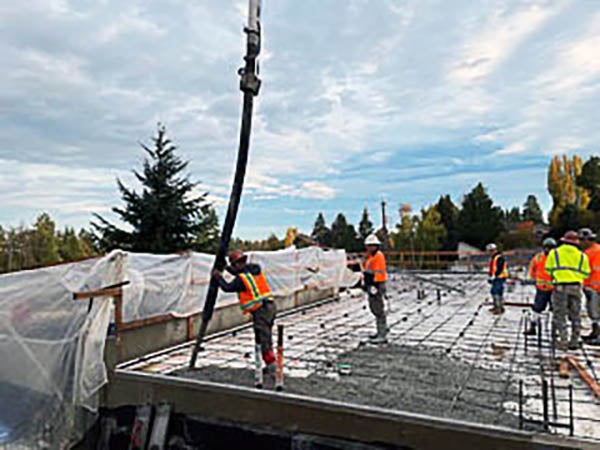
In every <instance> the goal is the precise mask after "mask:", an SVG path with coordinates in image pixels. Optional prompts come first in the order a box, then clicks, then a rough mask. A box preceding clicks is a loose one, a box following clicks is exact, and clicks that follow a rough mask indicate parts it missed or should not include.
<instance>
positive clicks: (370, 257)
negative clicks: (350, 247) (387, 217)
mask: <svg viewBox="0 0 600 450" xmlns="http://www.w3.org/2000/svg"><path fill="white" fill-rule="evenodd" d="M365 246H366V248H367V259H366V261H365V262H364V265H363V286H364V288H365V290H366V291H367V295H368V297H369V309H370V310H371V312H372V313H373V315H374V316H375V323H376V326H377V333H376V334H374V335H372V336H369V340H370V342H371V343H373V344H384V343H386V342H387V321H386V317H385V307H384V304H383V297H384V296H385V283H386V281H387V268H386V263H385V256H384V255H383V253H382V252H381V251H380V250H379V248H380V247H381V242H380V241H379V239H378V238H377V236H375V235H374V234H372V235H370V236H367V238H366V239H365Z"/></svg>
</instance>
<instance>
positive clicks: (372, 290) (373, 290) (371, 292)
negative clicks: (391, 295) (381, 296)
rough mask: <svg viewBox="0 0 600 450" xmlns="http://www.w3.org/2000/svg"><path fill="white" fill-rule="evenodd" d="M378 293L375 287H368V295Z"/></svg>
mask: <svg viewBox="0 0 600 450" xmlns="http://www.w3.org/2000/svg"><path fill="white" fill-rule="evenodd" d="M378 292H379V290H378V289H377V286H369V294H371V295H377V293H378Z"/></svg>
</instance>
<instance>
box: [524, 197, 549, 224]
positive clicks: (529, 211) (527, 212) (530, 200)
mask: <svg viewBox="0 0 600 450" xmlns="http://www.w3.org/2000/svg"><path fill="white" fill-rule="evenodd" d="M523 220H525V221H530V222H533V223H544V216H543V214H542V208H540V204H539V203H538V200H537V198H536V196H535V195H531V194H530V195H528V196H527V200H525V204H524V205H523Z"/></svg>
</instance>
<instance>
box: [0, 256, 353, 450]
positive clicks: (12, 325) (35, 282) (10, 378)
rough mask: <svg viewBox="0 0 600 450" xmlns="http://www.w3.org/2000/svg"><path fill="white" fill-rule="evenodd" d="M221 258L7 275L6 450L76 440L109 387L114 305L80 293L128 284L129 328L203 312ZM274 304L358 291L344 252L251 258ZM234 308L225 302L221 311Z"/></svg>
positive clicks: (1, 284)
mask: <svg viewBox="0 0 600 450" xmlns="http://www.w3.org/2000/svg"><path fill="white" fill-rule="evenodd" d="M213 260H214V256H212V255H206V254H200V253H192V252H190V253H186V254H183V255H149V254H137V253H128V252H123V251H120V250H115V251H113V252H111V253H110V254H108V255H106V256H104V257H101V258H96V259H91V260H88V261H83V262H79V263H71V264H64V265H59V266H55V267H48V268H43V269H37V270H28V271H21V272H17V273H13V274H5V275H0V361H2V363H1V366H0V405H1V406H0V445H1V444H2V443H3V442H15V441H19V442H21V443H24V444H25V445H27V444H28V443H31V442H39V439H42V438H43V439H44V440H45V441H46V442H49V443H50V445H51V446H52V447H55V446H56V447H58V446H59V445H60V443H61V442H64V440H65V439H67V438H68V437H69V433H71V432H72V431H73V429H72V427H73V423H74V416H75V414H76V409H77V408H87V409H91V410H93V409H94V408H95V406H96V404H95V403H96V397H97V396H96V394H97V392H98V390H99V389H100V388H101V387H102V386H103V385H104V384H105V383H106V381H107V378H106V368H105V366H104V361H103V355H104V343H105V337H106V332H107V328H108V325H109V323H110V321H111V320H113V312H112V310H113V305H112V302H111V301H110V299H102V298H97V299H94V301H93V302H89V301H87V300H83V301H82V300H79V301H74V300H73V293H74V292H79V291H86V290H92V289H98V288H101V287H104V286H108V285H112V284H115V283H119V282H122V281H129V282H130V284H129V285H127V286H126V287H125V288H124V290H123V321H124V322H128V321H132V320H137V319H143V318H148V317H152V316H156V315H162V314H167V313H170V314H173V315H175V316H187V315H190V314H194V313H198V312H200V311H201V310H202V308H203V304H204V299H205V296H206V289H207V287H208V282H209V279H210V269H211V268H212V263H213ZM249 260H250V261H251V262H255V263H258V264H260V265H261V266H262V267H263V270H264V271H265V274H266V276H267V279H268V280H269V283H270V285H271V287H272V289H273V291H274V294H275V295H277V296H285V295H291V294H293V293H294V292H296V291H298V290H300V289H303V288H316V289H326V288H339V287H342V286H348V285H352V284H354V283H355V282H356V281H357V280H356V277H357V275H355V274H354V275H353V274H351V273H348V272H349V271H348V270H347V269H346V254H345V252H344V251H343V250H333V251H324V250H321V249H319V248H316V247H313V248H307V249H302V250H296V249H294V248H290V249H286V250H282V251H278V252H254V253H253V252H250V253H249ZM233 301H237V300H236V297H235V295H232V294H224V293H220V294H219V298H218V303H217V307H219V305H222V304H224V303H230V302H233Z"/></svg>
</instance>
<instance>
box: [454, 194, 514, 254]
mask: <svg viewBox="0 0 600 450" xmlns="http://www.w3.org/2000/svg"><path fill="white" fill-rule="evenodd" d="M502 229H503V227H502V209H501V208H499V207H498V206H494V202H493V201H492V199H491V198H490V196H489V195H488V194H487V192H486V190H485V188H484V187H483V185H482V184H481V183H479V184H477V186H475V188H473V190H472V191H471V192H469V193H468V194H467V195H465V197H464V199H463V202H462V208H461V210H460V212H459V214H458V233H459V237H460V239H461V240H463V241H464V242H466V243H468V244H471V245H474V246H475V247H479V248H484V247H485V245H486V244H488V243H490V242H493V241H494V240H495V239H496V238H497V237H498V235H499V234H500V232H501V231H502Z"/></svg>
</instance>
